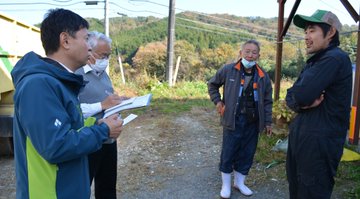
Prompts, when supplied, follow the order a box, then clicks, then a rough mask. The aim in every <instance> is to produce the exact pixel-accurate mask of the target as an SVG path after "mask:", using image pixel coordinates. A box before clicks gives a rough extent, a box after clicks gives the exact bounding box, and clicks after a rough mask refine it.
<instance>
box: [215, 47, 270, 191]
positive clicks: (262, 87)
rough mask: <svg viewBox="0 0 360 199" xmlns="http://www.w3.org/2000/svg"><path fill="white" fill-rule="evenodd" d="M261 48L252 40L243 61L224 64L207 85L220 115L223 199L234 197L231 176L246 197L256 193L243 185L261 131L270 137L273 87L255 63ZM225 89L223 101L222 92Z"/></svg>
mask: <svg viewBox="0 0 360 199" xmlns="http://www.w3.org/2000/svg"><path fill="white" fill-rule="evenodd" d="M259 53H260V45H259V43H258V42H257V41H255V40H249V41H247V42H245V43H244V44H243V45H242V48H241V51H240V55H241V57H242V58H241V59H240V60H239V61H237V62H235V63H232V64H228V65H225V66H224V67H222V68H221V69H219V70H218V71H217V73H216V74H215V76H214V77H212V78H211V79H210V80H209V82H208V91H209V95H210V98H211V100H212V101H213V102H214V104H215V105H216V109H217V111H218V113H219V114H220V115H221V124H222V125H223V144H222V150H221V160H220V168H219V170H220V171H221V176H222V182H223V184H222V188H221V192H220V195H221V197H222V198H229V197H230V195H231V186H230V184H231V173H232V172H233V170H234V176H235V179H234V187H235V188H236V189H238V190H240V192H241V193H242V194H244V195H247V196H249V195H252V194H253V192H252V191H251V190H250V189H249V188H248V187H247V186H246V185H245V184H244V182H245V178H246V176H247V175H248V173H249V170H250V167H251V165H252V162H253V158H254V154H255V151H256V145H257V141H258V135H259V132H261V131H262V130H263V129H264V128H265V127H266V131H267V133H269V134H271V119H272V87H271V81H270V78H269V76H268V74H267V73H266V72H265V71H264V70H263V69H262V68H260V66H259V65H258V64H257V63H256V61H257V59H258V57H259ZM222 86H223V98H222V99H221V95H220V92H219V89H220V87H222Z"/></svg>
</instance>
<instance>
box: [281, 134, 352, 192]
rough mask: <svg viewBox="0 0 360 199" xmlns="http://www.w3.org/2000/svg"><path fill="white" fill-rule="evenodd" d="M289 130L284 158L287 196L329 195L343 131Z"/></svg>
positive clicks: (339, 154) (338, 157)
mask: <svg viewBox="0 0 360 199" xmlns="http://www.w3.org/2000/svg"><path fill="white" fill-rule="evenodd" d="M341 134H342V135H340V133H331V132H318V131H315V132H299V131H298V130H296V129H293V130H290V134H289V142H288V143H289V145H288V151H287V160H286V173H287V178H288V182H289V193H290V199H330V197H331V193H332V190H333V187H334V184H335V183H334V176H335V175H336V170H337V167H338V165H339V162H340V159H341V156H342V153H343V147H344V142H345V137H344V136H343V135H344V134H345V135H346V133H341Z"/></svg>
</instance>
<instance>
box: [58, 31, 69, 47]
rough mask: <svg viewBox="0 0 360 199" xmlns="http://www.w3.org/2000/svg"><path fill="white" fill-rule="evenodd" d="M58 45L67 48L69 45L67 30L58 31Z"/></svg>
mask: <svg viewBox="0 0 360 199" xmlns="http://www.w3.org/2000/svg"><path fill="white" fill-rule="evenodd" d="M59 37H60V39H59V40H60V41H59V42H60V47H63V48H65V49H69V47H70V45H69V38H70V35H69V34H68V33H67V32H62V33H60V36H59Z"/></svg>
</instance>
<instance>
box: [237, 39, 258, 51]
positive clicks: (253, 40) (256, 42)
mask: <svg viewBox="0 0 360 199" xmlns="http://www.w3.org/2000/svg"><path fill="white" fill-rule="evenodd" d="M246 44H254V45H255V46H256V47H257V48H258V50H259V52H260V43H259V42H258V41H256V40H255V39H250V40H247V41H246V42H245V43H244V44H243V45H241V50H243V49H244V47H245V45H246Z"/></svg>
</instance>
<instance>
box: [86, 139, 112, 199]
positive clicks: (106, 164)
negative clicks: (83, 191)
mask: <svg viewBox="0 0 360 199" xmlns="http://www.w3.org/2000/svg"><path fill="white" fill-rule="evenodd" d="M88 158H89V172H90V184H91V182H92V180H93V179H94V180H95V198H96V199H116V178H117V144H116V141H115V142H114V143H112V144H103V145H102V148H101V149H100V150H98V151H96V152H94V153H92V154H90V155H89V156H88Z"/></svg>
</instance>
